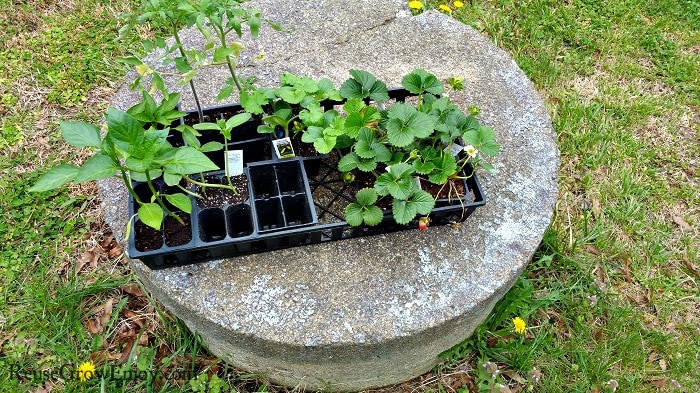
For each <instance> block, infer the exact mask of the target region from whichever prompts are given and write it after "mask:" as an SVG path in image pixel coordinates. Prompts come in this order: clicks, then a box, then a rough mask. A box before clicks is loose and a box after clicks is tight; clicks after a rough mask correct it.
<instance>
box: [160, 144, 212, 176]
mask: <svg viewBox="0 0 700 393" xmlns="http://www.w3.org/2000/svg"><path fill="white" fill-rule="evenodd" d="M218 169H219V167H217V166H216V164H214V163H213V162H212V161H211V160H210V159H209V158H208V157H207V156H205V155H204V153H202V152H199V151H197V149H195V148H193V147H189V146H185V147H181V148H179V149H177V152H176V153H175V155H174V157H173V158H172V160H170V162H168V163H167V164H166V165H165V171H166V172H169V173H173V174H180V175H190V174H193V173H199V172H208V171H215V170H218Z"/></svg>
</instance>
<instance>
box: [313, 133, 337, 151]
mask: <svg viewBox="0 0 700 393" xmlns="http://www.w3.org/2000/svg"><path fill="white" fill-rule="evenodd" d="M336 138H337V137H336V136H333V135H323V138H318V139H315V140H314V148H315V149H316V151H317V152H319V153H321V154H328V153H330V152H331V150H333V148H334V147H335V140H336Z"/></svg>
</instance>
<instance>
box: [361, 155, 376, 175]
mask: <svg viewBox="0 0 700 393" xmlns="http://www.w3.org/2000/svg"><path fill="white" fill-rule="evenodd" d="M357 169H359V170H361V171H362V172H372V171H373V170H375V169H377V161H375V160H374V159H372V158H370V159H367V160H365V159H363V158H360V162H359V163H358V164H357Z"/></svg>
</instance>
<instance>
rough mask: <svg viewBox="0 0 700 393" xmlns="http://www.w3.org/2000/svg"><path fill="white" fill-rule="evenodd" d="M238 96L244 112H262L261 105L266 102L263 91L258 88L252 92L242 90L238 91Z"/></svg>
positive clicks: (257, 113)
mask: <svg viewBox="0 0 700 393" xmlns="http://www.w3.org/2000/svg"><path fill="white" fill-rule="evenodd" d="M239 98H240V101H241V106H242V107H243V109H245V110H246V112H249V113H252V114H254V115H260V114H262V113H263V108H262V106H263V105H265V104H267V97H266V96H265V93H264V92H262V91H260V90H254V91H252V92H248V91H245V90H244V91H242V92H241V93H240V97H239Z"/></svg>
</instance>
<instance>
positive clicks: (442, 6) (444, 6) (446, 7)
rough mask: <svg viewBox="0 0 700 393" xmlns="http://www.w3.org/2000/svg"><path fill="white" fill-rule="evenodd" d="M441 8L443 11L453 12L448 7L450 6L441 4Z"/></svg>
mask: <svg viewBox="0 0 700 393" xmlns="http://www.w3.org/2000/svg"><path fill="white" fill-rule="evenodd" d="M439 8H440V9H441V10H443V11H445V12H452V8H450V7H448V6H446V5H444V4H440V7H439Z"/></svg>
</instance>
